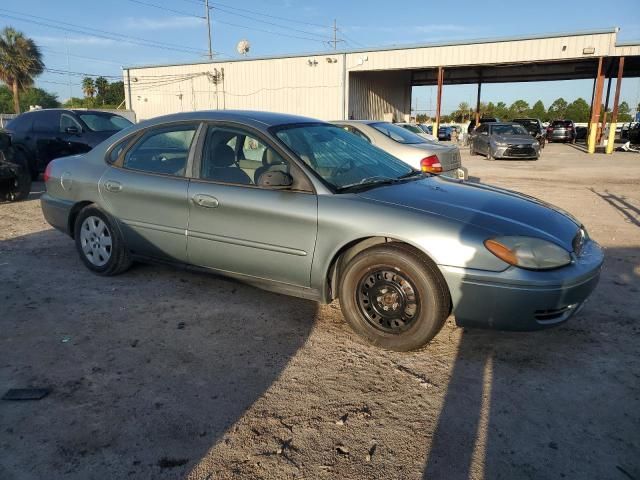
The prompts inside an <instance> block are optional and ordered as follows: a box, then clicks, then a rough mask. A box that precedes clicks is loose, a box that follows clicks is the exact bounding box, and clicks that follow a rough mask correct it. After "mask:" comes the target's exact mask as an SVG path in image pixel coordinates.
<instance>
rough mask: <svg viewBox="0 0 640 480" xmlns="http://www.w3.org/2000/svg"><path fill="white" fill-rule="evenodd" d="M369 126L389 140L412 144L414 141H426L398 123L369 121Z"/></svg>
mask: <svg viewBox="0 0 640 480" xmlns="http://www.w3.org/2000/svg"><path fill="white" fill-rule="evenodd" d="M369 126H370V127H373V128H375V129H376V130H377V131H379V132H380V133H382V134H383V135H386V136H387V137H389V138H390V139H391V140H393V141H395V142H398V143H404V144H407V145H413V144H416V143H426V140H425V139H424V138H422V137H420V136H418V135H416V134H415V133H412V132H410V131H409V130H407V129H405V128H402V127H399V126H398V125H394V124H393V123H389V122H378V123H370V124H369Z"/></svg>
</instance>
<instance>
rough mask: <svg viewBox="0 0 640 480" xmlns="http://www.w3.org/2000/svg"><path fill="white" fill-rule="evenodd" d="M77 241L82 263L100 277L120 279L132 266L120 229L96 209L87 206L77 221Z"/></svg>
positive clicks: (107, 216)
mask: <svg viewBox="0 0 640 480" xmlns="http://www.w3.org/2000/svg"><path fill="white" fill-rule="evenodd" d="M74 238H75V242H76V250H77V251H78V254H79V255H80V259H81V260H82V262H83V263H84V264H85V266H86V267H87V268H88V269H89V270H91V271H92V272H94V273H96V274H98V275H103V276H111V275H118V274H120V273H122V272H124V271H126V270H127V269H128V268H129V267H130V266H131V263H132V262H131V258H130V256H129V251H128V250H127V248H126V245H125V244H124V239H123V237H122V234H121V233H120V229H119V228H118V226H117V225H116V223H115V221H114V220H113V219H112V218H111V217H110V216H109V215H107V214H106V213H105V212H103V211H102V210H100V209H99V208H98V207H96V206H95V205H88V206H86V207H85V208H83V209H82V210H81V211H80V213H79V214H78V216H77V217H76V223H75V225H74ZM107 239H108V240H107ZM109 243H110V245H109Z"/></svg>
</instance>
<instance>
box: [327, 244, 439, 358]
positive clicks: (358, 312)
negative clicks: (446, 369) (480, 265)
mask: <svg viewBox="0 0 640 480" xmlns="http://www.w3.org/2000/svg"><path fill="white" fill-rule="evenodd" d="M338 293H339V297H340V306H341V308H342V313H343V315H344V317H345V319H346V320H347V322H348V323H349V325H350V326H351V328H353V330H354V331H355V332H356V333H358V334H359V335H361V336H363V337H364V338H366V339H367V340H368V341H369V342H371V343H372V344H374V345H378V346H380V347H383V348H386V349H389V350H396V351H408V350H414V349H417V348H420V347H422V346H424V345H425V344H426V343H428V342H429V341H430V340H431V339H432V338H433V337H434V336H435V335H436V334H437V333H438V332H439V331H440V329H441V328H442V325H443V324H444V321H445V320H446V318H447V316H448V315H449V311H450V305H451V297H450V295H449V290H448V288H447V286H446V283H445V281H444V279H443V278H442V275H441V274H440V272H439V270H438V268H437V267H436V266H435V264H433V263H432V262H431V261H429V260H428V259H426V258H424V257H422V256H421V255H419V254H417V253H416V252H414V251H413V250H412V249H411V248H409V247H407V246H403V245H399V244H384V245H380V246H376V247H372V248H369V249H367V250H365V251H363V252H361V253H359V254H358V255H356V256H355V257H354V258H353V259H352V260H351V261H350V262H349V264H348V265H347V266H346V268H345V269H344V271H343V273H342V275H341V280H340V286H339V292H338Z"/></svg>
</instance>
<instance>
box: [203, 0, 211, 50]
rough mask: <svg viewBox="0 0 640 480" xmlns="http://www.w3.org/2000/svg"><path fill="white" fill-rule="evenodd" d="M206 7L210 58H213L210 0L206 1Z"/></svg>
mask: <svg viewBox="0 0 640 480" xmlns="http://www.w3.org/2000/svg"><path fill="white" fill-rule="evenodd" d="M204 8H205V10H206V19H207V33H208V36H209V60H213V50H212V49H211V17H210V15H209V0H205V1H204Z"/></svg>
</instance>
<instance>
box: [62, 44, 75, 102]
mask: <svg viewBox="0 0 640 480" xmlns="http://www.w3.org/2000/svg"><path fill="white" fill-rule="evenodd" d="M64 44H65V47H67V81H68V82H69V101H70V102H71V108H73V89H72V88H71V61H70V60H69V38H68V37H67V35H66V34H65V36H64Z"/></svg>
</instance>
